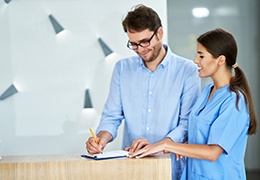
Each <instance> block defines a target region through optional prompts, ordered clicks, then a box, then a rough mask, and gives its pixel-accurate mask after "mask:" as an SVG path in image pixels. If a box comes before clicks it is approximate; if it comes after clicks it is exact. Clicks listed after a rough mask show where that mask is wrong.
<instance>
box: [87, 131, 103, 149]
mask: <svg viewBox="0 0 260 180" xmlns="http://www.w3.org/2000/svg"><path fill="white" fill-rule="evenodd" d="M89 130H90V133H91V135H92V137H93V138H94V141H95V142H96V144H98V141H97V137H96V135H95V134H94V132H93V131H92V129H91V128H90V129H89ZM100 152H102V150H100Z"/></svg>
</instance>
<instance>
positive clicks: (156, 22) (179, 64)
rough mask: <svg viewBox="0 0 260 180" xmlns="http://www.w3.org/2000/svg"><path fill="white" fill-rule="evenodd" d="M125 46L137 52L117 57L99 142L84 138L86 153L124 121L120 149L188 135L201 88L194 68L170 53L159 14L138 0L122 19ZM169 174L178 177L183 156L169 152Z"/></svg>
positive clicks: (110, 136) (97, 148)
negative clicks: (191, 110)
mask: <svg viewBox="0 0 260 180" xmlns="http://www.w3.org/2000/svg"><path fill="white" fill-rule="evenodd" d="M122 25H123V28H124V31H125V32H126V33H127V35H128V38H129V41H128V43H127V47H128V48H130V49H131V50H134V51H135V52H136V53H137V55H138V56H134V57H129V58H126V59H123V60H120V61H118V62H117V64H116V65H115V68H114V72H113V75H112V80H111V85H110V93H109V96H108V99H107V101H106V104H105V106H104V110H103V113H102V117H101V120H100V124H99V126H98V129H97V141H98V144H97V143H95V141H94V139H93V138H92V137H90V138H89V139H88V141H87V142H86V148H87V150H88V152H89V153H98V152H100V151H101V150H102V149H103V148H104V147H105V146H106V145H107V143H108V142H111V141H112V140H113V139H115V138H116V136H117V130H118V126H119V125H120V124H121V122H122V120H125V126H124V132H123V145H122V148H123V149H125V150H128V151H130V152H135V151H136V150H138V149H140V148H143V147H144V146H146V145H148V144H151V143H155V142H158V141H164V140H166V139H168V138H169V139H171V140H172V141H175V142H185V141H186V140H187V119H188V116H189V113H190V109H191V107H192V105H193V104H194V103H195V101H196V99H197V97H198V95H199V93H200V80H199V76H198V69H197V67H196V66H195V64H193V63H192V61H190V60H187V59H184V58H183V57H180V56H177V55H175V54H173V53H172V52H171V50H170V48H169V47H168V46H167V45H164V44H163V43H162V39H163V28H162V25H161V20H160V18H159V16H158V14H157V13H156V12H155V11H154V10H153V9H151V8H149V7H146V6H144V5H137V6H136V7H135V8H134V9H133V10H132V11H130V12H128V14H127V16H126V17H125V19H124V20H123V22H122ZM171 157H172V158H171V159H172V165H173V167H174V171H173V172H172V178H173V179H179V177H180V175H181V172H182V167H183V163H184V159H181V160H179V161H177V160H176V158H175V155H173V154H171Z"/></svg>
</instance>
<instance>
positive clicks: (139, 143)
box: [125, 138, 151, 153]
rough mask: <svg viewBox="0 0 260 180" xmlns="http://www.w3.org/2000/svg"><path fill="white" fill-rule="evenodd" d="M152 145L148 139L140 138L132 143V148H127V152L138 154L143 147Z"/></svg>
mask: <svg viewBox="0 0 260 180" xmlns="http://www.w3.org/2000/svg"><path fill="white" fill-rule="evenodd" d="M149 144H151V143H150V142H149V141H148V140H147V139H144V138H139V139H136V140H134V141H133V142H132V145H131V146H130V147H126V148H125V150H126V151H129V152H131V153H132V152H136V151H138V150H139V149H142V148H143V147H145V146H147V145H149Z"/></svg>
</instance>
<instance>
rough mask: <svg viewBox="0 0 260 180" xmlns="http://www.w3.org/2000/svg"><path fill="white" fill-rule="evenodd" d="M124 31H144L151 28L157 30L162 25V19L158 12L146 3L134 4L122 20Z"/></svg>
mask: <svg viewBox="0 0 260 180" xmlns="http://www.w3.org/2000/svg"><path fill="white" fill-rule="evenodd" d="M122 25H123V28H124V31H125V32H127V31H131V30H133V31H137V32H140V31H143V30H145V29H149V30H150V31H153V32H156V30H157V29H158V28H159V27H161V26H162V24H161V19H160V17H159V16H158V14H157V13H156V12H155V11H154V10H153V9H152V8H149V7H147V6H145V5H142V4H139V5H137V6H134V7H133V8H132V10H131V11H129V12H128V14H127V16H126V17H125V19H124V20H123V22H122Z"/></svg>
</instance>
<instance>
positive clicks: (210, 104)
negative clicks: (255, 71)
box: [182, 83, 250, 180]
mask: <svg viewBox="0 0 260 180" xmlns="http://www.w3.org/2000/svg"><path fill="white" fill-rule="evenodd" d="M212 87H213V83H209V84H208V85H206V86H205V88H204V89H203V91H202V93H201V95H200V97H199V98H198V100H197V102H196V103H195V105H194V106H193V108H192V111H191V113H190V116H189V121H188V143H189V144H208V145H210V144H217V145H219V146H221V147H222V148H223V150H224V151H223V153H222V154H221V155H220V157H219V158H218V159H217V160H216V161H215V162H211V161H208V160H201V159H193V158H188V159H187V164H186V167H185V169H184V172H183V175H182V179H189V180H192V179H218V180H219V179H222V180H224V179H246V174H245V165H244V154H245V150H246V143H247V138H248V134H247V132H248V127H249V122H250V117H249V113H248V109H247V107H246V103H245V99H244V96H243V94H242V93H240V98H239V103H238V109H237V107H236V93H234V92H232V91H230V90H229V85H226V86H224V87H222V88H220V89H217V90H216V91H215V93H214V95H213V96H212V98H211V99H210V100H208V97H209V95H210V91H211V88H212Z"/></svg>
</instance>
